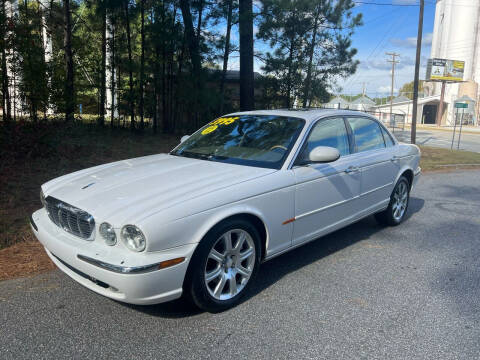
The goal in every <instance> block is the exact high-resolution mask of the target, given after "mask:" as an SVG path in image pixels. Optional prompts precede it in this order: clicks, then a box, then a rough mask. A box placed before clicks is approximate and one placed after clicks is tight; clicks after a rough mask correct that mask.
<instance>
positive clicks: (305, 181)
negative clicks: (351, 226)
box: [292, 117, 361, 245]
mask: <svg viewBox="0 0 480 360" xmlns="http://www.w3.org/2000/svg"><path fill="white" fill-rule="evenodd" d="M317 146H331V147H334V148H336V149H338V151H339V152H340V158H339V159H338V160H336V161H334V162H331V163H317V164H307V165H299V166H298V165H297V166H294V167H293V169H292V170H293V172H294V174H295V180H296V188H295V222H294V230H293V240H292V243H293V245H295V244H300V243H302V242H305V241H308V240H311V239H314V238H316V237H318V236H321V235H323V234H325V233H328V232H330V231H333V230H335V229H336V228H339V227H341V225H342V224H343V223H344V222H345V221H348V219H349V218H350V217H352V216H354V215H355V214H356V213H357V212H358V209H359V208H358V204H357V200H358V195H359V193H360V179H361V176H360V171H359V170H357V169H355V168H354V167H353V166H352V164H351V161H350V158H351V156H352V155H351V153H352V151H353V147H352V143H351V136H350V134H349V132H348V128H347V126H346V123H345V121H344V119H343V118H342V117H332V118H327V119H321V120H319V121H317V123H316V124H315V125H314V126H313V127H312V129H311V130H310V132H309V134H308V136H307V138H306V140H305V142H304V145H303V147H302V149H301V151H300V153H299V154H298V157H297V160H296V161H295V163H294V165H295V164H301V162H302V159H306V158H307V155H308V154H309V152H310V151H311V150H312V149H313V148H315V147H317Z"/></svg>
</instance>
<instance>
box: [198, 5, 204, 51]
mask: <svg viewBox="0 0 480 360" xmlns="http://www.w3.org/2000/svg"><path fill="white" fill-rule="evenodd" d="M202 14H203V0H200V1H199V5H198V19H197V39H198V41H199V42H200V34H201V31H202Z"/></svg>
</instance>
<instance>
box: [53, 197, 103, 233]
mask: <svg viewBox="0 0 480 360" xmlns="http://www.w3.org/2000/svg"><path fill="white" fill-rule="evenodd" d="M45 209H46V210H47V214H48V217H49V218H50V220H52V222H53V223H54V224H55V225H57V226H58V227H60V228H62V229H63V230H65V231H66V232H68V233H70V234H72V235H75V236H78V237H79V238H82V239H84V240H93V239H94V237H95V231H94V230H95V220H94V219H93V216H92V215H90V214H89V213H87V212H86V211H83V210H80V209H79V208H76V207H75V206H72V205H70V204H67V203H66V202H63V201H61V200H58V199H55V198H54V197H51V196H48V197H47V198H46V199H45Z"/></svg>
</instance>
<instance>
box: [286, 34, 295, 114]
mask: <svg viewBox="0 0 480 360" xmlns="http://www.w3.org/2000/svg"><path fill="white" fill-rule="evenodd" d="M293 46H294V44H293V36H292V38H291V39H290V49H289V55H288V73H287V91H286V93H285V107H286V108H287V109H289V108H290V106H291V104H290V93H291V92H292V63H293V49H294V48H293Z"/></svg>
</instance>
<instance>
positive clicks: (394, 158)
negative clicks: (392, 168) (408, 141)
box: [390, 155, 400, 162]
mask: <svg viewBox="0 0 480 360" xmlns="http://www.w3.org/2000/svg"><path fill="white" fill-rule="evenodd" d="M398 160H400V158H399V157H398V156H396V155H395V156H394V157H392V158H391V159H390V161H393V162H395V161H398Z"/></svg>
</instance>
